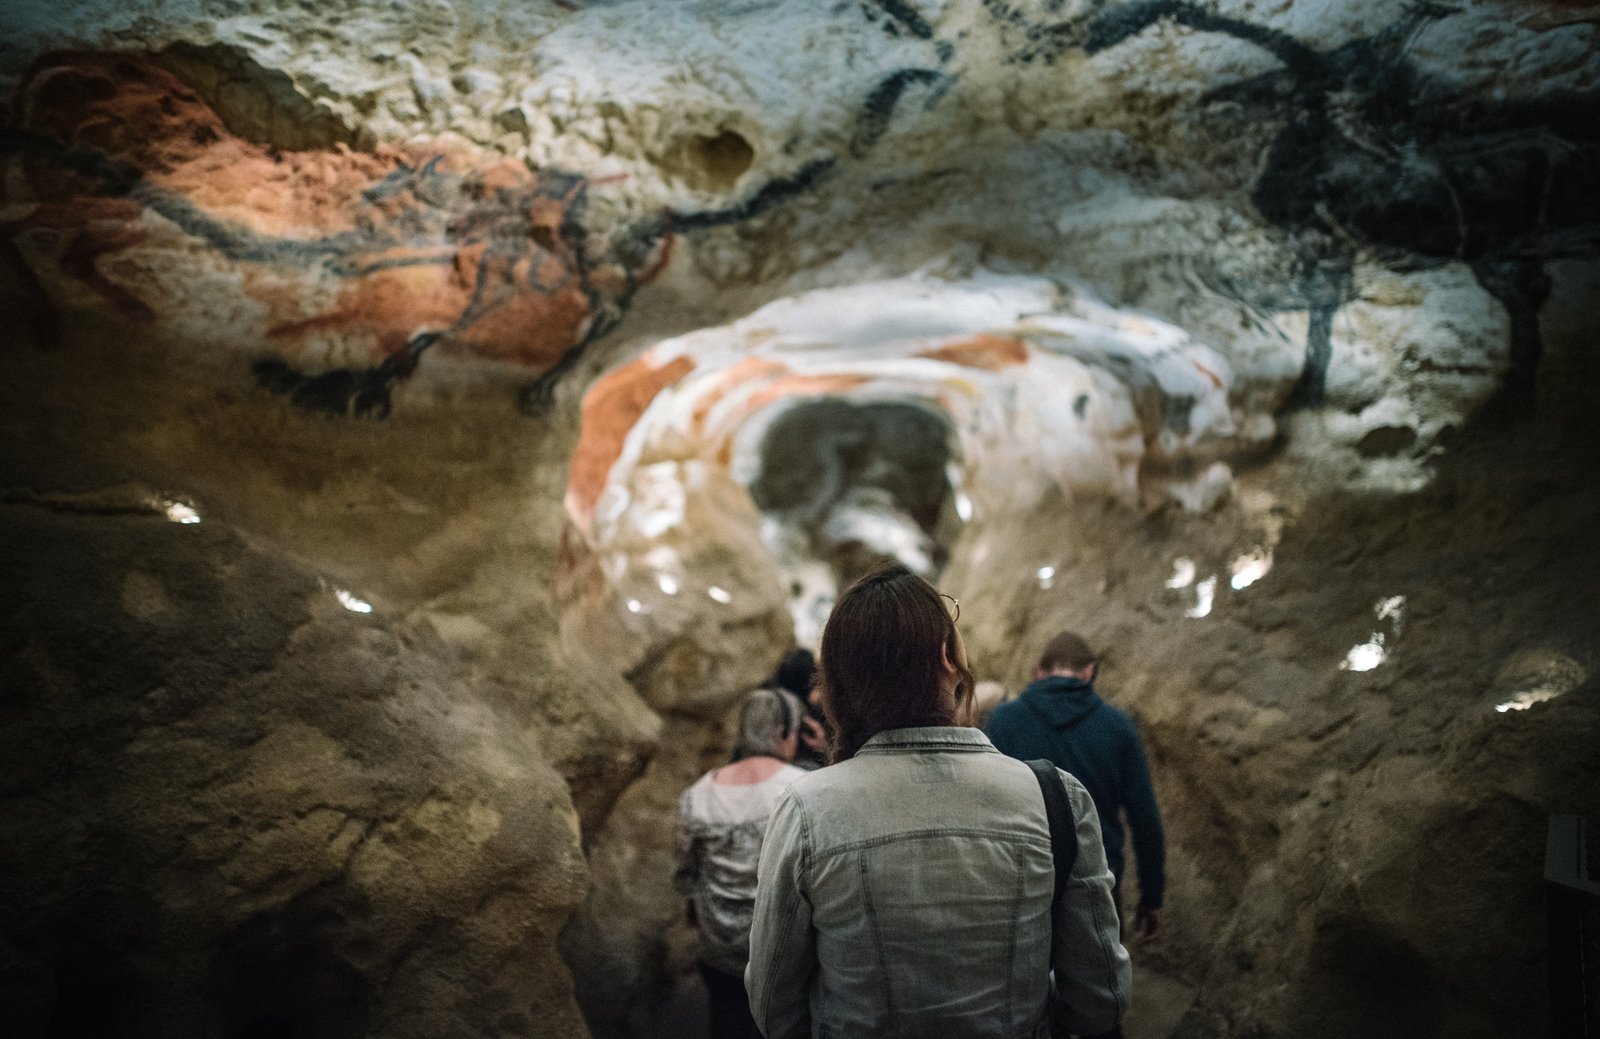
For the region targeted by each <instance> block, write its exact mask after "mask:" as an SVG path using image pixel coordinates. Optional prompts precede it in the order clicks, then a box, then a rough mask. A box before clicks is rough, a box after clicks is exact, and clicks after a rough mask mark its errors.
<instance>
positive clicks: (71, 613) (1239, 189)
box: [0, 0, 1600, 1039]
mask: <svg viewBox="0 0 1600 1039" xmlns="http://www.w3.org/2000/svg"><path fill="white" fill-rule="evenodd" d="M1597 20H1600V15H1597V14H1596V8H1595V7H1594V5H1593V4H1590V3H1585V2H1581V0H1580V2H1561V3H1556V2H1546V3H1530V4H1508V3H1502V2H1499V0H1473V2H1469V3H1465V4H1462V5H1459V6H1456V7H1450V8H1445V7H1439V6H1433V5H1422V6H1418V5H1414V4H1409V3H1402V2H1400V0H1393V2H1378V3H1353V2H1344V0H1321V2H1318V0H1293V2H1290V3H1284V4H1278V5H1263V4H1258V3H1254V2H1252V0H1223V2H1221V3H1219V4H1216V5H1211V6H1203V5H1199V4H1193V3H1187V2H1184V0H1145V2H1128V3H1114V2H1089V0H1084V2H1068V3H1056V2H1046V0H1038V2H1022V3H992V2H982V3H980V2H977V0H946V2H920V0H918V2H910V3H901V2H888V0H878V2H861V3H845V4H837V5H820V4H743V5H730V4H726V3H720V2H717V3H713V2H704V3H693V2H691V3H672V4H663V3H649V2H644V0H635V2H619V3H604V4H579V3H565V2H553V0H552V2H548V3H538V2H534V3H528V2H516V3H511V2H493V0H477V2H472V3H465V2H463V3H457V4H437V3H427V2H422V0H397V2H393V3H386V4H378V3H370V2H365V0H362V2H358V3H352V4H348V5H343V6H342V7H341V8H340V10H339V12H338V13H337V15H335V14H334V13H331V12H311V11H310V10H309V9H307V10H305V11H301V10H298V9H296V10H292V11H291V10H288V9H285V8H284V7H283V6H282V5H280V4H277V3H268V2H265V0H239V2H236V3H230V4H226V5H217V4H200V3H196V2H192V0H165V2H153V3H144V4H140V5H137V6H128V5H117V4H110V3H107V2H105V0H66V2H52V3H45V2H35V0H22V2H18V3H13V4H10V5H8V6H7V7H6V9H5V11H4V12H3V13H0V32H3V37H0V38H3V39H4V41H5V43H4V45H3V46H0V91H3V93H4V96H5V98H6V104H5V107H4V118H3V120H0V122H3V130H0V174H3V176H0V300H3V305H4V313H5V314H6V315H7V317H8V318H9V321H8V322H7V325H6V328H5V332H4V334H5V335H6V337H7V338H6V346H5V355H4V356H5V358H6V366H7V372H6V379H5V380H4V382H3V386H4V389H3V390H0V431H3V436H4V444H5V450H4V453H3V456H0V466H3V479H0V491H3V499H0V501H3V504H0V517H3V519H4V523H5V526H6V529H7V543H8V545H9V546H10V549H11V551H9V552H8V553H7V556H6V560H5V564H4V566H5V574H4V578H5V579H4V581H3V582H0V585H3V589H4V590H3V592H0V595H3V599H0V602H3V603H4V617H5V627H4V632H5V637H6V665H5V667H6V669H5V672H4V674H5V678H4V689H5V692H4V698H3V699H4V703H5V711H6V715H5V725H4V727H3V729H0V757H3V759H4V760H5V761H6V763H7V764H6V765H5V766H4V768H3V770H0V773H3V782H4V791H5V801H4V805H5V808H4V810H3V813H0V836H3V837H4V838H5V839H4V841H3V843H0V847H3V848H4V851H3V852H0V862H3V863H4V866H5V875H6V876H7V877H8V878H11V879H12V883H11V884H9V885H8V886H7V890H6V892H5V894H4V895H3V896H0V965H3V968H4V969H3V971H0V973H3V975H4V977H5V978H6V986H7V988H6V991H7V994H8V995H9V996H11V1004H12V1006H13V1007H14V1008H15V1009H14V1017H15V1018H16V1019H17V1020H18V1021H19V1022H20V1023H21V1024H20V1028H21V1034H25V1035H39V1036H43V1035H51V1036H68V1035H106V1034H128V1035H141V1036H166V1035H180V1034H181V1035H195V1034H208V1035H227V1036H264V1035H301V1036H319V1037H334V1036H357V1035H367V1034H371V1035H386V1036H387V1035H394V1036H410V1035H415V1036H430V1037H432V1036H441V1035H458V1034H459V1035H498V1036H514V1035H528V1036H581V1035H583V1034H584V1032H585V1030H586V1029H587V1030H589V1031H591V1032H592V1033H593V1034H595V1035H599V1036H613V1035H618V1036H620V1035H648V1034H651V1031H652V1029H653V1028H654V1027H656V1024H657V1023H658V1022H659V1021H660V1020H662V1018H661V1010H660V1007H661V1005H662V1002H663V1000H664V999H665V998H666V997H667V995H668V990H669V989H670V987H671V986H672V984H673V982H674V980H675V979H676V977H677V976H678V975H679V974H680V973H681V971H682V970H683V969H684V968H686V967H687V966H688V965H689V963H690V958H691V957H692V936H691V935H689V933H688V932H687V929H686V928H685V927H684V926H683V925H682V923H681V920H680V917H681V908H680V906H679V903H678V901H677V899H676V897H675V896H674V895H673V894H672V892H671V890H670V885H669V883H668V876H667V872H668V869H669V864H670V825H671V817H670V813H671V810H672V806H673V804H674V802H675V799H676V796H677V793H678V792H679V791H680V790H681V789H682V788H683V786H685V785H686V784H687V783H688V782H689V781H691V780H692V779H693V777H694V776H696V775H698V774H699V773H700V772H701V771H703V770H704V769H705V768H706V767H709V766H710V765H711V764H714V763H716V762H717V761H718V760H720V759H721V757H722V756H723V755H725V753H726V748H727V744H728V739H729V737H728V733H727V730H726V715H727V712H728V710H729V709H730V708H731V707H732V706H733V705H734V704H735V703H736V702H737V699H738V697H739V696H740V694H741V693H742V692H744V691H745V690H747V689H748V688H749V687H750V686H751V685H752V684H754V683H755V682H757V681H759V680H760V679H761V678H762V677H763V676H764V675H765V674H766V673H767V671H768V670H769V669H770V668H771V666H772V664H773V662H774V661H775V660H776V658H777V656H778V655H779V653H781V652H782V650H784V649H785V648H787V646H788V644H789V641H790V639H791V637H793V638H797V639H798V640H799V641H801V642H804V643H813V642H814V641H815V639H816V636H817V633H818V632H819V630H820V624H821V622H822V620H823V619H824V618H825V616H826V610H827V608H828V605H829V603H830V602H831V600H832V597H833V596H834V595H835V594H837V591H838V589H839V588H840V587H841V586H842V584H843V583H844V582H846V581H848V580H849V579H850V578H851V576H853V574H854V573H856V572H857V571H859V569H860V568H861V567H863V566H865V565H867V564H869V563H870V562H871V561H872V560H874V559H877V558H881V557H884V556H888V555H894V556H897V557H899V558H902V559H904V560H905V561H906V562H907V563H908V564H910V565H912V566H914V567H917V568H919V569H921V570H924V571H926V572H928V573H929V574H930V575H932V574H937V575H938V579H939V581H940V583H941V585H942V586H943V587H944V588H946V589H947V590H949V591H951V592H952V593H953V594H955V595H957V596H958V597H959V598H960V599H961V600H962V603H963V611H962V625H963V628H964V630H965V632H966V634H967V639H968V645H969V649H970V650H971V653H972V655H973V658H974V663H975V665H976V668H977V671H978V674H979V677H980V678H989V679H996V680H1000V681H1002V682H1004V683H1006V684H1007V685H1009V686H1010V687H1011V688H1013V689H1014V688H1016V687H1017V686H1018V685H1020V684H1021V682H1022V681H1024V680H1025V679H1026V677H1027V671H1028V667H1029V664H1030V657H1031V654H1032V652H1033V651H1034V649H1035V648H1036V647H1037V646H1038V645H1039V644H1040V643H1042V642H1043V640H1044V639H1045V638H1046V637H1048V636H1049V635H1050V634H1052V633H1053V632H1054V631H1055V630H1056V629H1058V628H1060V627H1063V626H1070V627H1074V628H1078V629H1081V630H1083V631H1085V632H1086V633H1087V634H1089V635H1090V637H1091V638H1092V640H1093V641H1094V642H1095V643H1096V644H1097V645H1104V646H1105V647H1107V653H1108V656H1107V662H1106V677H1105V689H1106V691H1107V692H1108V693H1109V694H1111V695H1112V696H1113V697H1114V698H1115V699H1116V700H1117V701H1118V702H1119V703H1121V704H1122V705H1123V706H1126V707H1127V708H1128V709H1129V710H1130V711H1132V713H1133V714H1134V715H1135V717H1136V718H1137V719H1138V721H1139V722H1140V724H1141V726H1142V727H1143V729H1144V732H1145V735H1146V739H1147V742H1148V744H1149V746H1150V749H1151V753H1152V757H1153V759H1154V761H1155V766H1156V772H1157V785H1158V788H1159V792H1160V794H1161V797H1162V800H1163V804H1164V806H1165V808H1166V812H1167V817H1168V825H1169V843H1170V846H1171V849H1172V851H1171V856H1172V873H1173V882H1172V884H1171V892H1172V894H1171V907H1170V910H1169V913H1168V919H1169V928H1170V929H1169V934H1168V936H1167V938H1166V939H1164V941H1163V942H1162V943H1161V944H1159V945H1157V946H1151V947H1146V948H1142V949H1139V950H1137V951H1136V958H1137V960H1138V965H1139V969H1140V971H1141V976H1142V977H1144V978H1145V979H1146V980H1145V982H1142V983H1141V989H1140V991H1141V993H1143V994H1144V995H1142V996H1141V999H1142V1000H1143V1002H1142V1003H1141V1005H1140V1006H1137V1007H1136V1008H1135V1017H1136V1019H1135V1020H1134V1021H1132V1023H1131V1024H1130V1028H1129V1034H1130V1036H1133V1037H1134V1039H1139V1037H1141V1036H1144V1037H1150V1036H1157V1035H1169V1034H1172V1035H1185V1036H1235V1035H1260V1036H1275V1035H1328V1036H1344V1035H1351V1036H1354V1035H1362V1036H1370V1035H1377V1036H1389V1035H1393V1036H1402V1035H1403V1036H1408V1037H1409V1036H1416V1035H1422V1036H1430V1035H1433V1036H1441V1037H1443V1036H1450V1037H1457V1036H1465V1037H1475V1036H1483V1037H1489V1036H1503V1035H1511V1034H1533V1033H1535V1032H1537V1031H1538V1030H1539V1027H1540V1023H1541V1022H1542V1020H1543V1015H1544V1014H1545V1007H1544V1006H1543V1002H1542V999H1543V997H1542V994H1541V993H1542V991H1543V989H1542V986H1543V974H1542V971H1543V962H1542V959H1541V956H1542V945H1541V942H1542V938H1543V922H1542V919H1541V917H1540V901H1539V889H1538V876H1539V870H1540V861H1539V859H1540V855H1541V852H1542V828H1543V825H1544V820H1545V818H1546V816H1547V815H1548V813H1550V812H1552V811H1588V812H1590V813H1591V814H1593V811H1594V806H1595V805H1597V804H1600V774H1597V770H1600V763H1597V760H1596V757H1595V755H1594V753H1593V747H1594V745H1595V739H1596V736H1597V735H1600V718H1597V716H1600V705H1597V693H1596V679H1595V677H1594V672H1595V668H1596V665H1597V661H1600V644H1597V642H1596V636H1595V632H1596V631H1597V630H1600V616H1597V612H1600V610H1597V607H1596V605H1595V604H1596V602H1597V597H1596V596H1595V594H1594V592H1593V589H1594V587H1595V586H1596V582H1600V554H1597V551H1596V548H1595V545H1594V539H1593V537H1592V536H1591V535H1592V531H1593V530H1594V529H1595V525H1596V523H1597V522H1600V498H1597V491H1596V488H1597V487H1600V481H1597V480H1596V475H1597V474H1596V471H1595V469H1596V460H1595V459H1596V455H1595V452H1594V449H1593V445H1594V443H1595V442H1596V433H1597V432H1600V430H1597V429H1596V426H1595V423H1594V419H1593V415H1594V414H1595V413H1596V412H1595V408H1594V404H1593V399H1592V390H1591V389H1590V387H1592V386H1593V385H1595V384H1596V381H1597V376H1600V371H1597V366H1596V360H1595V353H1594V333H1593V324H1592V322H1593V317H1592V315H1593V314H1594V313H1595V307H1596V304H1597V302H1600V273H1597V269H1600V268H1597V258H1600V182H1597V181H1596V172H1595V171H1596V170H1600V130H1597V128H1600V59H1597V57H1596V55H1597V54H1600V39H1597V37H1600V25H1597ZM585 1021H586V1022H587V1023H585Z"/></svg>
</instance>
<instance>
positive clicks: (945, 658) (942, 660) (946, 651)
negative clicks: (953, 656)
mask: <svg viewBox="0 0 1600 1039" xmlns="http://www.w3.org/2000/svg"><path fill="white" fill-rule="evenodd" d="M939 666H940V667H942V668H944V672H945V674H947V675H953V674H955V673H956V666H955V665H954V664H952V663H951V662H950V640H949V639H946V640H945V641H943V642H941V643H939Z"/></svg>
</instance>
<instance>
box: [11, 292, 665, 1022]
mask: <svg viewBox="0 0 1600 1039" xmlns="http://www.w3.org/2000/svg"><path fill="white" fill-rule="evenodd" d="M186 346H187V345H186V344H185V343H183V342H182V341H177V342H174V341H172V340H166V341H162V340H161V339H159V338H142V337H139V336H137V335H134V336H130V335H129V334H128V333H127V331H126V329H124V328H120V327H118V326H109V327H108V326H106V325H104V324H101V323H99V322H96V321H94V320H86V321H82V322H71V323H69V324H68V325H67V327H66V334H65V335H64V337H63V339H62V340H61V341H60V342H58V343H56V344H55V345H53V346H50V347H46V346H44V345H42V344H39V343H37V342H31V341H28V340H26V339H23V340H21V341H14V343H13V346H12V348H11V352H10V355H9V356H11V357H12V359H13V361H14V363H15V367H14V369H13V371H14V374H15V378H14V379H12V380H8V382H7V386H6V389H5V391H4V398H5V399H4V402H3V404H0V412H3V413H4V416H5V417H4V419H3V420H0V424H3V434H4V439H5V443H6V444H7V445H9V449H8V451H7V452H6V457H5V462H4V479H3V481H0V483H3V486H4V488H5V491H4V495H5V497H4V504H3V506H0V511H3V513H4V516H5V522H6V526H7V529H8V535H7V543H8V545H9V546H10V548H9V549H8V551H7V553H6V568H7V575H6V578H5V580H4V582H3V584H4V588H5V592H4V595H5V608H4V616H5V630H6V632H7V635H6V637H7V640H8V649H7V659H8V663H7V667H6V672H5V689H6V694H5V702H6V704H7V723H6V726H5V734H4V740H5V743H6V750H5V757H6V760H7V762H8V764H7V767H6V769H5V770H4V771H5V777H6V786H7V790H6V794H7V796H6V800H5V811H4V813H3V815H0V820H3V824H4V830H5V833H6V841H5V843H6V846H7V852H6V857H7V865H6V872H7V875H8V876H11V877H13V878H14V879H15V881H16V883H15V884H13V885H12V886H11V887H10V888H9V893H8V895H7V896H6V897H5V898H4V900H3V905H0V920H3V928H0V930H3V933H4V935H5V939H6V941H5V959H6V970H5V974H6V976H7V978H8V979H9V984H10V986H11V988H10V991H11V992H12V995H13V997H14V1000H15V1002H16V1004H17V1005H18V1006H19V1008H20V1010H19V1014H20V1020H21V1021H22V1027H23V1028H24V1030H25V1033H26V1034H44V1033H45V1030H46V1028H47V1026H48V1025H49V1022H51V1021H52V1020H54V1021H55V1022H56V1024H55V1025H53V1026H50V1027H73V1026H74V1025H75V1024H76V1025H81V1026H83V1027H86V1028H89V1029H91V1030H93V1029H96V1028H101V1027H104V1028H113V1027H114V1028H115V1030H117V1031H118V1032H119V1033H120V1034H130V1035H151V1036H155V1035H174V1034H196V1033H202V1032H204V1033H211V1034H244V1033H245V1032H247V1031H248V1030H249V1029H250V1028H254V1027H268V1028H270V1027H275V1026H276V1025H279V1024H281V1025H283V1027H292V1028H295V1029H300V1030H302V1031H303V1033H304V1034H317V1035H330V1036H331V1035H352V1036H354V1035H367V1034H381V1035H397V1036H398V1035H417V1036H424V1035H426V1036H439V1035H456V1034H459V1035H481V1034H488V1033H493V1034H500V1035H528V1036H554V1035H572V1036H579V1035H584V1034H586V1027H585V1025H584V1023H583V1020H582V1018H581V1016H580V1014H579V1010H578V1006H577V1004H576V1002H575V1001H574V998H573V989H572V982H571V977H570V973H569V970H568V967H567V966H566V964H565V962H564V961H563V960H562V959H561V958H560V956H559V955H558V953H557V951H556V938H557V935H558V932H559V931H560V929H561V927H562V926H563V925H564V924H565V922H566V919H567V917H568V916H569V914H570V913H571V912H572V911H573V910H574V909H575V908H576V907H578V906H580V905H581V904H582V903H583V900H584V899H585V897H586V895H587V891H588V887H589V870H588V867H587V864H586V861H585V857H584V853H583V848H582V842H581V835H582V831H583V828H584V827H585V826H591V827H592V826H597V825H598V824H599V821H600V820H601V819H603V818H604V817H605V815H606V814H607V813H608V812H609V811H610V809H611V806H612V804H613V803H614V802H615V800H616V798H617V797H618V796H619V795H621V793H622V792H623V790H624V789H625V788H626V786H627V785H628V784H629V783H630V782H631V781H632V780H633V778H634V777H635V776H637V775H638V774H639V772H640V770H641V769H642V768H643V767H644V763H645V762H646V761H647V760H649V758H650V756H651V755H652V754H653V752H654V750H655V748H656V745H657V739H658V735H659V732H660V722H659V720H658V718H657V717H656V715H655V714H654V713H653V712H652V711H651V710H650V709H649V708H648V707H647V706H646V705H645V704H644V703H643V701H642V700H641V699H640V698H639V697H638V695H637V694H636V693H635V692H634V691H633V690H632V689H631V688H630V687H629V686H628V684H627V683H626V682H625V681H624V679H623V677H622V675H621V672H620V670H619V669H618V668H616V667H615V666H613V665H612V664H611V663H610V662H609V661H605V660H604V659H603V658H600V657H598V656H594V655H592V654H591V653H589V652H588V651H586V650H585V648H584V645H583V643H582V642H581V641H579V642H576V643H574V645H573V647H572V648H565V647H563V645H562V640H561V637H560V632H559V631H558V626H557V609H556V605H555V601H554V595H555V586H554V573H555V571H556V559H557V554H558V550H559V534H560V526H561V523H562V522H563V519H562V515H561V510H560V487H561V486H562V483H563V481H564V479H565V468H566V459H565V452H566V451H568V450H570V439H571V438H570V436H569V435H568V434H567V432H566V431H565V429H564V428H563V427H562V426H561V425H560V424H552V425H550V426H548V427H543V426H540V425H536V424H534V423H532V422H530V421H529V420H527V419H526V418H524V417H523V416H521V415H519V414H518V413H517V412H516V411H515V409H514V408H505V407H504V403H505V401H506V400H507V399H508V397H507V393H506V392H505V391H504V388H503V387H499V388H497V387H496V385H495V383H494V380H493V379H490V380H489V381H488V385H487V386H486V385H483V384H478V385H473V384H467V385H463V386H458V387H445V388H442V389H441V390H440V391H439V397H438V398H437V399H435V400H433V401H430V402H426V403H423V404H421V405H420V406H418V407H416V408H414V409H407V408H402V409H397V411H396V413H395V414H393V415H392V416H391V421H389V422H387V423H384V424H382V425H378V424H368V425H361V426H349V425H344V424H342V423H341V422H340V420H337V419H330V418H327V417H320V416H308V415H304V414H301V413H296V412H293V411H285V410H284V409H282V408H281V406H280V405H279V404H278V403H277V402H276V401H275V400H273V399H272V398H271V397H270V395H266V394H261V395H260V396H255V395H254V394H255V393H256V392H258V391H252V392H247V393H243V394H241V393H239V392H237V390H236V388H235V385H236V384H235V382H234V372H232V371H230V370H228V369H226V368H224V369H223V370H222V371H221V372H220V373H219V372H218V371H217V370H216V369H215V368H214V367H208V365H207V362H206V360H205V359H204V357H199V358H197V357H196V355H195V354H193V353H187V349H186ZM186 353H187V356H188V359H189V360H191V361H196V363H195V364H194V365H193V366H192V367H190V366H188V365H186V363H185V356H186ZM185 369H187V370H185ZM497 443H498V444H500V445H502V448H501V449H493V450H486V449H485V445H493V444H497ZM180 505H181V506H182V507H184V508H188V509H192V510H193V511H192V515H194V516H198V519H199V522H197V523H179V522H172V521H171V520H170V519H169V518H168V510H169V509H171V508H173V507H174V506H180ZM340 593H344V594H345V595H347V596H350V597H352V598H350V599H349V600H348V601H349V602H351V603H352V604H354V605H356V606H357V607H360V606H362V605H363V604H365V605H366V607H368V608H369V612H365V613H358V612H353V611H352V610H351V609H349V608H346V607H345V606H344V605H341V601H340V598H339V595H340ZM91 1004H92V1005H91ZM102 1004H103V1005H102ZM96 1006H99V1007H100V1009H95V1007H96ZM63 1014H66V1015H67V1018H66V1019H63V1018H62V1015H63ZM73 1014H90V1015H94V1014H100V1015H104V1016H103V1017H91V1019H89V1020H87V1021H83V1022H78V1021H76V1019H74V1018H73V1017H72V1015H73ZM113 1023H114V1024H113ZM275 1023H276V1024H275Z"/></svg>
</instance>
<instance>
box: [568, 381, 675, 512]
mask: <svg viewBox="0 0 1600 1039" xmlns="http://www.w3.org/2000/svg"><path fill="white" fill-rule="evenodd" d="M693 370H694V362H693V361H692V360H690V359H689V358H688V357H687V356H679V357H675V358H673V359H672V360H671V361H669V362H667V363H666V364H663V365H660V366H657V365H656V364H654V363H653V362H652V360H651V358H650V357H649V356H645V357H641V358H639V359H638V360H637V361H633V362H631V363H629V364H625V365H623V366H622V367H621V368H618V369H617V370H615V371H613V372H611V373H609V374H607V375H606V376H605V377H603V378H602V379H600V380H599V381H598V382H596V383H595V384H594V386H593V387H591V388H590V390H589V392H588V393H587V394H585V395H584V398H583V412H582V426H581V432H580V433H579V434H578V447H577V450H576V451H574V452H573V454H572V468H571V470H570V472H569V475H568V477H567V512H568V514H569V515H571V516H572V518H573V519H574V521H575V522H578V523H580V524H582V525H584V526H587V525H588V522H589V517H590V515H591V514H593V512H594V506H595V502H597V501H599V500H600V492H601V491H603V490H604V489H605V486H606V477H607V475H608V474H609V473H610V472H611V466H612V464H613V463H614V462H616V460H617V459H618V457H620V456H621V454H622V445H623V443H624V442H625V441H626V440H627V439H628V432H629V431H630V430H632V429H633V424H634V423H635V422H637V421H639V416H641V415H643V414H644V410H645V409H646V408H648V407H649V406H650V402H651V401H653V400H655V398H656V395H657V394H659V393H660V392H661V391H662V390H663V389H665V388H666V387H668V386H671V385H672V384H673V383H675V382H677V381H678V380H679V379H681V378H683V377H684V376H685V375H688V374H689V373H690V372H691V371H693Z"/></svg>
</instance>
